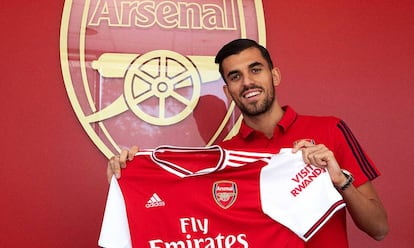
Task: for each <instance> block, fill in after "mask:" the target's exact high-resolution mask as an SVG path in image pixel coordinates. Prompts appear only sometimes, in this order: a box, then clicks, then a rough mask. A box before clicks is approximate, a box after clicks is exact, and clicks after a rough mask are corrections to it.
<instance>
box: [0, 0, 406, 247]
mask: <svg viewBox="0 0 414 248" xmlns="http://www.w3.org/2000/svg"><path fill="white" fill-rule="evenodd" d="M5 2H6V1H3V2H2V3H0V9H1V14H0V23H2V35H1V38H0V39H1V46H0V49H1V50H0V54H1V59H0V63H1V66H0V68H1V69H0V70H1V79H0V80H1V84H0V87H1V91H0V92H1V99H2V104H1V107H0V108H1V113H2V118H1V128H0V134H1V136H0V137H1V141H2V142H1V150H2V152H3V153H2V159H1V161H2V162H1V165H2V169H1V174H0V175H1V181H0V188H1V189H2V192H3V193H2V196H1V205H0V206H1V208H0V247H24V246H31V247H96V244H97V238H98V235H99V228H100V222H101V218H102V213H103V210H104V204H105V197H106V191H107V187H108V185H107V182H106V178H105V168H106V158H105V157H104V155H103V154H102V153H101V152H100V151H99V150H98V149H97V148H96V147H95V145H94V144H93V142H92V141H90V139H89V138H88V136H87V135H86V133H85V132H84V130H83V129H82V127H81V125H80V124H79V122H78V120H77V118H76V116H75V114H74V112H73V110H72V107H71V104H70V102H69V100H68V97H67V94H66V90H65V87H64V83H63V78H62V74H61V69H60V60H59V29H60V20H61V14H62V9H63V4H64V1H62V0H60V1H59V0H38V1H28V0H26V1H7V3H5ZM263 2H264V7H265V18H266V29H267V46H268V48H269V49H270V51H271V52H272V54H273V57H274V60H275V62H276V64H277V65H278V66H279V67H280V69H281V72H282V86H281V87H280V88H279V91H278V95H279V98H280V99H281V102H282V103H284V104H290V105H292V106H293V107H294V108H295V109H296V110H298V111H299V112H302V113H308V114H323V115H327V114H332V115H336V116H340V117H342V118H343V119H345V120H346V122H347V123H348V124H349V125H350V126H351V128H352V129H353V131H354V133H355V134H356V135H357V137H358V138H359V140H360V143H362V145H363V146H364V147H365V148H366V150H367V151H368V153H369V154H370V155H371V157H372V158H373V160H374V161H376V163H377V166H378V167H379V168H380V169H381V171H382V173H383V175H382V176H381V177H380V178H379V179H378V180H376V181H375V185H376V187H377V190H378V192H379V194H380V195H381V197H382V199H383V201H384V204H385V206H386V207H387V209H388V212H389V219H390V225H391V231H390V234H389V236H388V237H387V238H386V239H385V240H384V241H382V242H379V243H378V242H375V241H372V240H370V239H369V238H367V237H366V235H364V234H362V233H360V232H359V231H357V230H356V228H355V227H354V226H353V224H352V223H351V224H350V225H349V226H350V228H349V229H350V239H351V243H352V244H353V247H374V246H375V247H399V248H404V247H411V245H412V244H413V243H414V236H413V235H412V234H411V233H410V229H411V228H412V226H413V224H414V214H413V211H412V209H413V207H414V198H413V195H414V192H413V187H412V182H411V174H412V173H414V169H413V168H414V167H413V166H412V164H413V159H412V155H411V152H412V151H411V150H412V145H411V144H412V142H413V141H414V134H413V131H412V130H411V126H412V123H413V122H414V107H413V106H414V100H413V99H414V95H413V92H414V84H413V83H412V79H413V78H414V73H413V68H412V67H413V66H414V61H413V57H414V51H413V45H412V44H414V34H413V32H412V30H413V24H414V22H413V20H414V18H413V17H412V16H413V14H412V13H414V3H413V2H412V1H408V0H407V1H386V0H383V1H375V3H373V2H374V1H372V3H371V2H369V1H365V3H361V1H358V0H348V1H327V0H325V1H324V0H320V1H294V3H289V2H291V1H270V0H264V1H263ZM311 2H312V3H311ZM409 244H411V245H409Z"/></svg>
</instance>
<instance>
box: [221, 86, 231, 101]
mask: <svg viewBox="0 0 414 248" xmlns="http://www.w3.org/2000/svg"><path fill="white" fill-rule="evenodd" d="M223 92H224V94H225V95H226V97H227V100H228V101H229V102H231V101H233V97H231V95H230V92H229V87H228V86H227V84H225V85H223Z"/></svg>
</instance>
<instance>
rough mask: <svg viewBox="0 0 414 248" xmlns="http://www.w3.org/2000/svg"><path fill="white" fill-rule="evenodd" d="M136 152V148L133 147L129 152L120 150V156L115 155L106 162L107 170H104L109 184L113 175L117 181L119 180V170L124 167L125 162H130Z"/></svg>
mask: <svg viewBox="0 0 414 248" xmlns="http://www.w3.org/2000/svg"><path fill="white" fill-rule="evenodd" d="M138 151H139V148H138V147H137V146H133V147H131V148H130V149H129V150H127V149H122V150H121V154H120V155H115V156H113V157H112V158H111V159H110V160H109V161H108V168H107V169H106V176H107V179H108V182H111V178H112V176H113V175H115V177H116V178H117V179H119V178H121V169H123V168H125V167H126V161H127V160H132V159H133V158H134V156H135V154H136V153H137V152H138Z"/></svg>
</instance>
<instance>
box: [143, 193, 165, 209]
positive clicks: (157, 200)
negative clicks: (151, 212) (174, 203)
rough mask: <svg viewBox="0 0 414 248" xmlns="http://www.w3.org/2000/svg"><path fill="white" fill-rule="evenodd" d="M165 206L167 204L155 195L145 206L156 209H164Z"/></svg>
mask: <svg viewBox="0 0 414 248" xmlns="http://www.w3.org/2000/svg"><path fill="white" fill-rule="evenodd" d="M163 206H165V202H164V201H163V200H161V198H160V197H159V196H158V195H157V193H154V194H153V195H152V196H151V198H150V199H149V200H148V202H147V204H145V207H146V208H155V207H163Z"/></svg>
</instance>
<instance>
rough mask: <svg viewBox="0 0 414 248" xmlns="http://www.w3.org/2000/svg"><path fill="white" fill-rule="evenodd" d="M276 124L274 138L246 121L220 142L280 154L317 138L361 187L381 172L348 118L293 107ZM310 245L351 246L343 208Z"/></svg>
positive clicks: (232, 146) (233, 146)
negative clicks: (299, 142) (307, 112)
mask: <svg viewBox="0 0 414 248" xmlns="http://www.w3.org/2000/svg"><path fill="white" fill-rule="evenodd" d="M283 109H284V111H285V113H284V115H283V117H282V119H281V120H280V121H279V123H278V124H277V126H276V127H275V130H274V134H273V137H272V138H270V139H269V138H267V137H266V136H265V135H264V134H263V133H261V132H258V131H255V130H253V129H252V128H250V127H249V126H247V125H246V124H245V123H244V122H243V123H242V125H241V127H240V131H239V133H238V134H237V135H236V136H234V137H233V138H232V139H230V140H227V141H223V142H222V144H220V145H221V146H222V147H223V148H227V149H233V150H237V149H240V150H243V151H260V152H272V153H277V152H278V151H279V150H280V148H291V147H293V143H294V142H295V141H297V140H300V139H313V140H314V141H315V143H316V144H324V145H326V146H327V147H328V148H329V149H330V150H331V151H333V153H334V155H335V158H336V160H337V161H338V163H339V165H340V166H341V168H343V169H346V170H348V171H350V172H351V173H352V174H353V175H354V177H355V181H354V185H355V187H358V186H360V185H362V184H364V183H366V182H367V181H369V180H373V179H374V178H376V177H378V176H379V175H380V173H379V171H378V170H377V168H376V167H375V166H374V164H373V163H372V161H371V159H370V158H369V157H368V156H367V154H366V153H365V152H364V150H363V149H362V148H361V146H360V144H359V143H358V141H357V140H356V138H355V136H354V135H353V134H352V132H351V130H350V129H349V128H348V126H347V125H346V124H345V122H344V121H342V120H340V119H338V118H336V117H332V116H306V115H299V114H297V113H296V112H295V111H294V110H293V109H292V108H291V107H289V106H286V107H284V108H283ZM306 247H308V248H311V247H312V248H313V247H315V248H316V247H317V248H324V247H327V248H328V247H329V248H330V247H336V248H342V247H344V248H346V247H348V238H347V232H346V215H345V210H342V211H339V212H338V213H337V214H335V215H334V216H333V217H332V218H331V220H330V221H329V222H328V223H326V224H325V226H324V227H323V228H322V229H321V230H319V232H318V233H317V234H315V236H314V237H313V238H312V239H310V240H309V241H308V242H307V244H306Z"/></svg>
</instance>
